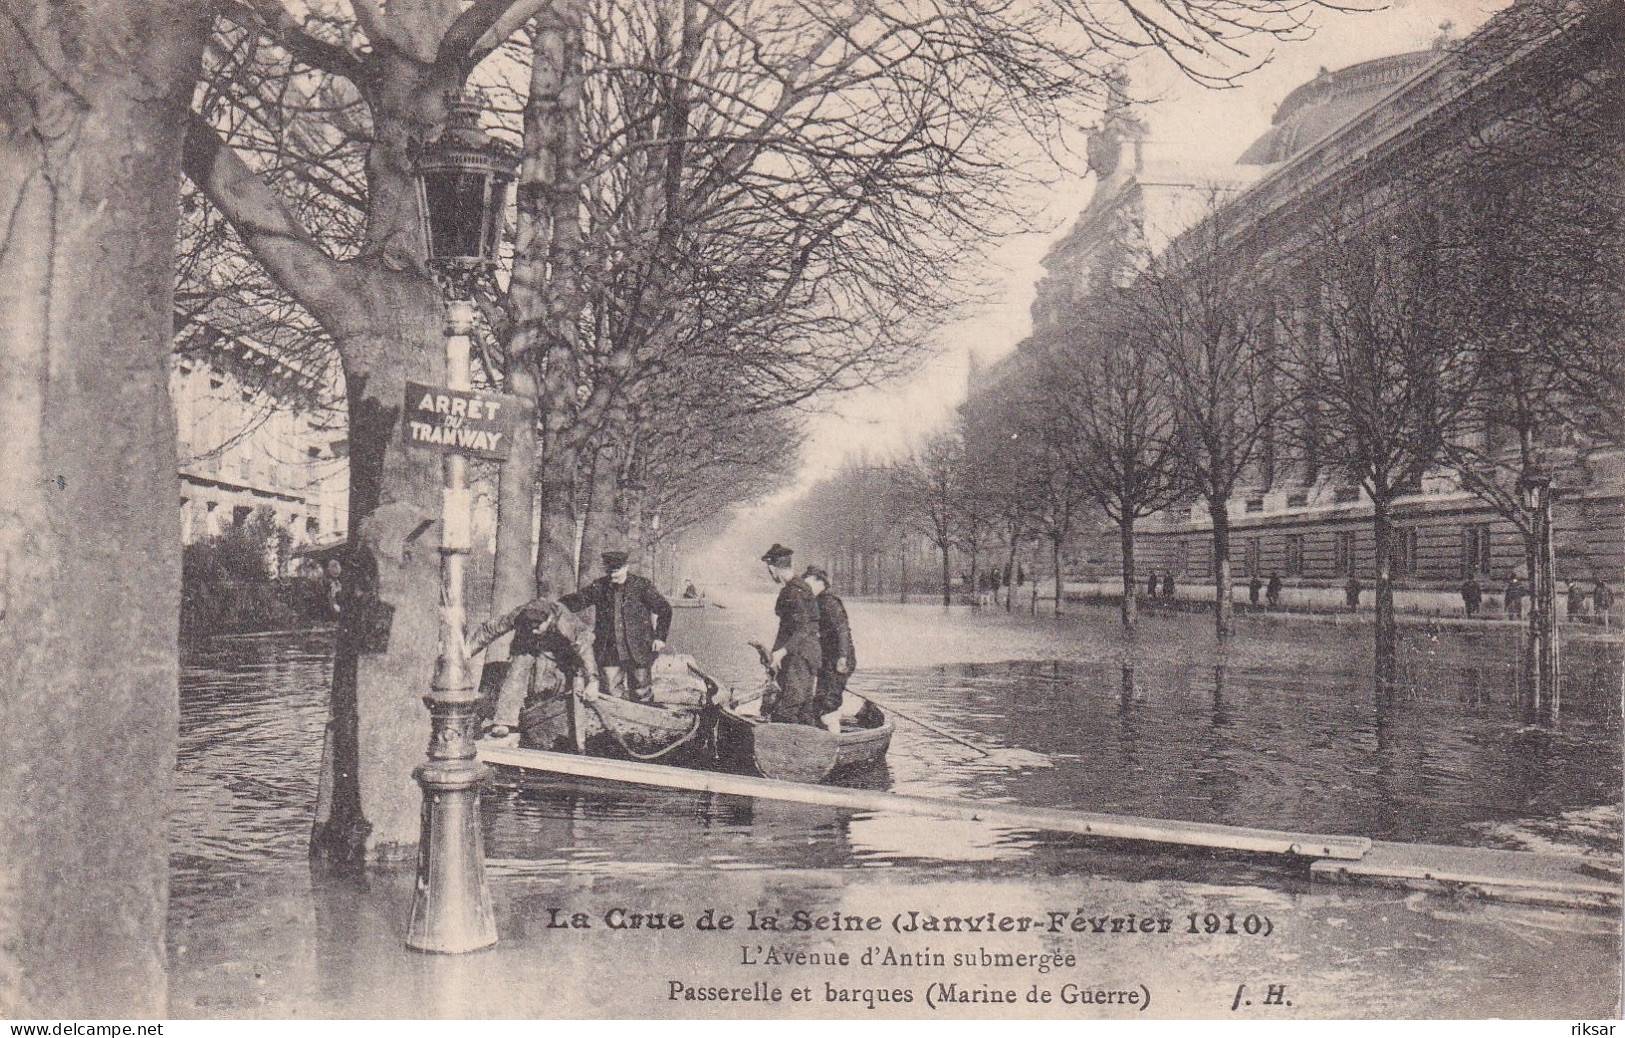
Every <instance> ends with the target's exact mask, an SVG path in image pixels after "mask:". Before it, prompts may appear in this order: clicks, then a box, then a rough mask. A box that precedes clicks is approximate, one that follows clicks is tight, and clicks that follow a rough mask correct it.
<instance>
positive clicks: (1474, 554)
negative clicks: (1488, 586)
mask: <svg viewBox="0 0 1625 1038" xmlns="http://www.w3.org/2000/svg"><path fill="white" fill-rule="evenodd" d="M1461 575H1462V579H1464V580H1465V579H1466V578H1467V577H1469V576H1478V577H1487V576H1489V575H1490V524H1489V523H1473V524H1471V525H1469V526H1464V527H1462V530H1461Z"/></svg>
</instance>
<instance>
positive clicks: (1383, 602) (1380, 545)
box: [1349, 494, 1399, 693]
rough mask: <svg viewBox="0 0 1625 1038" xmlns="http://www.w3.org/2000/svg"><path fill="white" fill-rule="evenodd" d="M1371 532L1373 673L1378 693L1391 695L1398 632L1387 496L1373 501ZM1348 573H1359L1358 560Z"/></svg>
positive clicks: (1395, 675) (1352, 562)
mask: <svg viewBox="0 0 1625 1038" xmlns="http://www.w3.org/2000/svg"><path fill="white" fill-rule="evenodd" d="M1371 528H1372V533H1373V534H1374V535H1375V541H1376V545H1375V547H1376V554H1377V557H1376V571H1377V581H1376V583H1377V614H1376V615H1377V622H1376V627H1377V631H1376V652H1377V659H1376V664H1377V666H1376V673H1377V688H1378V690H1379V691H1381V692H1384V693H1387V692H1392V691H1393V690H1394V687H1395V685H1396V683H1397V678H1398V668H1399V657H1398V652H1399V630H1398V626H1397V624H1396V623H1395V620H1394V579H1393V560H1392V554H1393V550H1392V544H1393V501H1392V498H1391V497H1390V496H1389V495H1387V494H1378V495H1375V496H1374V497H1373V499H1372V512H1371ZM1349 565H1350V571H1351V572H1356V571H1358V569H1359V561H1358V559H1357V558H1351V559H1350V563H1349Z"/></svg>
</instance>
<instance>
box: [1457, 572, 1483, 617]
mask: <svg viewBox="0 0 1625 1038" xmlns="http://www.w3.org/2000/svg"><path fill="white" fill-rule="evenodd" d="M1461 605H1462V608H1463V609H1465V610H1467V615H1468V616H1477V615H1478V611H1479V609H1480V608H1482V607H1483V605H1484V589H1483V588H1481V587H1479V586H1478V578H1477V577H1475V576H1473V575H1472V574H1471V573H1469V574H1467V579H1466V580H1464V581H1462V582H1461Z"/></svg>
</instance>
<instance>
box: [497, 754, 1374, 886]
mask: <svg viewBox="0 0 1625 1038" xmlns="http://www.w3.org/2000/svg"><path fill="white" fill-rule="evenodd" d="M480 758H481V759H482V760H484V761H485V762H486V763H488V764H501V765H506V766H508V767H516V768H524V769H526V770H531V771H545V772H550V773H552V774H555V775H575V776H579V777H582V778H596V779H609V780H611V781H615V782H632V783H636V784H638V785H645V786H661V787H664V788H667V789H690V790H697V791H703V792H708V793H730V794H733V795H735V796H747V797H763V798H766V799H769V800H789V801H794V802H796V803H800V804H816V805H820V806H824V807H844V808H850V809H853V810H858V811H892V812H896V813H899V814H911V815H929V816H931V817H935V818H965V819H970V820H973V821H982V822H990V823H992V824H994V825H1000V826H1007V827H1009V828H1011V829H1038V830H1043V831H1048V832H1062V833H1076V834H1079V835H1082V836H1094V837H1099V838H1102V839H1113V840H1143V841H1147V842H1151V843H1173V844H1180V845H1182V846H1186V847H1214V848H1218V849H1221V850H1233V851H1247V852H1249V853H1253V854H1288V855H1295V856H1297V857H1301V858H1333V859H1341V860H1354V859H1358V858H1360V857H1362V856H1364V854H1365V852H1366V850H1367V849H1368V848H1369V847H1370V846H1371V841H1370V840H1368V839H1366V838H1365V837H1363V836H1322V835H1317V834H1314V833H1293V832H1280V831H1277V830H1273V829H1247V828H1242V827H1239V826H1233V825H1213V824H1210V823H1207V822H1179V821H1169V820H1165V819H1161V818H1137V817H1134V816H1132V815H1106V814H1094V813H1091V812H1087V811H1058V810H1054V809H1052V808H1043V807H1023V806H1021V805H1019V804H995V803H988V802H986V801H976V800H958V799H948V798H945V797H916V796H905V795H903V794H900V793H884V792H880V791H878V790H872V789H849V788H847V787H845V786H814V785H809V784H807V783H802V782H782V781H778V780H776V779H764V778H755V777H752V776H749V775H731V774H727V773H723V772H715V771H694V770H691V769H688V768H674V767H668V766H665V765H659V764H636V763H633V762H631V761H617V760H606V759H604V758H601V757H578V756H576V755H574V754H568V753H549V752H547V751H544V750H521V749H518V748H513V747H506V746H501V745H492V744H482V745H481V747H480Z"/></svg>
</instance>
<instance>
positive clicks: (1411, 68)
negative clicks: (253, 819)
mask: <svg viewBox="0 0 1625 1038" xmlns="http://www.w3.org/2000/svg"><path fill="white" fill-rule="evenodd" d="M1440 57H1441V54H1440V52H1439V51H1438V50H1419V51H1411V52H1410V53H1408V54H1393V55H1390V56H1389V57H1386V58H1377V59H1375V60H1373V61H1362V62H1360V63H1359V64H1358V65H1350V66H1348V67H1347V68H1340V69H1338V70H1337V71H1336V72H1328V71H1327V70H1325V69H1321V70H1320V75H1318V76H1316V77H1315V78H1314V79H1311V80H1310V81H1309V82H1307V83H1305V84H1303V85H1302V86H1300V87H1298V88H1297V89H1296V90H1294V91H1292V93H1290V94H1288V95H1286V100H1284V101H1282V102H1281V104H1280V105H1279V106H1278V107H1277V108H1276V109H1275V117H1274V118H1273V119H1271V120H1270V121H1271V122H1272V123H1274V125H1273V126H1272V127H1270V129H1269V131H1268V132H1266V133H1265V134H1264V135H1263V136H1262V137H1260V138H1258V140H1256V141H1254V142H1253V143H1252V145H1251V146H1250V147H1248V149H1247V150H1246V151H1245V152H1243V153H1242V156H1241V158H1239V159H1237V160H1236V162H1237V163H1238V164H1239V165H1245V166H1265V165H1270V164H1272V163H1276V162H1284V161H1286V160H1287V159H1289V158H1291V157H1292V156H1293V155H1296V154H1297V153H1298V152H1300V151H1303V150H1304V149H1305V148H1307V147H1309V146H1310V145H1311V144H1314V143H1315V142H1316V141H1318V140H1320V139H1321V138H1322V137H1325V136H1326V135H1327V134H1329V133H1331V132H1333V131H1334V130H1336V129H1337V128H1338V127H1340V126H1342V125H1343V124H1345V123H1347V122H1348V121H1349V120H1351V119H1353V118H1354V117H1355V116H1356V115H1359V114H1360V113H1361V112H1363V111H1365V110H1366V109H1368V108H1370V107H1371V106H1372V105H1374V104H1376V103H1377V102H1378V101H1380V100H1381V99H1382V98H1384V97H1386V96H1387V95H1388V94H1390V93H1392V92H1393V91H1394V89H1395V88H1396V87H1398V86H1399V85H1400V84H1401V83H1403V82H1405V81H1406V80H1407V79H1410V78H1411V77H1412V76H1414V75H1416V74H1417V73H1418V72H1420V71H1422V70H1423V69H1424V68H1427V67H1428V66H1429V65H1431V64H1433V62H1435V61H1437V60H1438V59H1439V58H1440Z"/></svg>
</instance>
